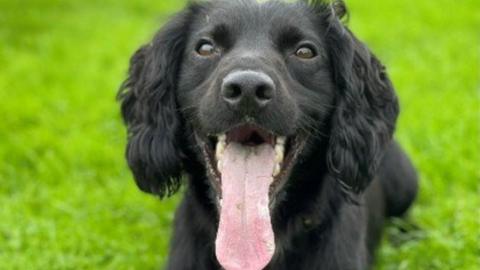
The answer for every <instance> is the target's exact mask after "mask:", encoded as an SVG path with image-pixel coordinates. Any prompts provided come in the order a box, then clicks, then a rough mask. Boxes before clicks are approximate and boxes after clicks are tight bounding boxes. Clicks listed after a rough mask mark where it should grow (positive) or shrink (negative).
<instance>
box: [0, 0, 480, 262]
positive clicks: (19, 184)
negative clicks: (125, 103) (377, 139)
mask: <svg viewBox="0 0 480 270" xmlns="http://www.w3.org/2000/svg"><path fill="white" fill-rule="evenodd" d="M347 4H348V5H349V6H350V10H351V20H350V26H351V28H352V29H353V30H354V32H355V33H357V35H358V36H359V37H360V38H361V39H363V40H364V41H366V42H367V43H368V44H369V46H370V47H371V48H372V50H373V51H374V52H376V54H377V55H378V56H379V57H380V58H381V59H382V60H383V62H384V63H385V64H386V65H387V67H388V68H389V71H390V75H391V77H392V79H393V81H394V84H395V86H396V88H397V91H398V94H399V96H400V98H401V104H402V114H401V117H400V122H399V127H398V131H397V138H398V139H399V140H400V141H401V142H402V144H403V145H404V146H405V148H406V149H407V151H408V152H409V153H410V155H411V156H412V158H413V160H414V162H415V164H416V166H417V167H418V169H419V171H420V176H421V193H420V196H419V199H418V201H417V203H416V205H415V207H414V209H413V211H412V213H411V216H410V221H409V223H410V222H411V223H414V224H416V226H418V227H419V229H416V230H413V231H412V232H410V233H409V234H407V235H405V234H400V233H399V232H398V231H399V227H404V226H407V225H408V224H405V223H404V222H402V221H398V220H397V221H395V222H394V223H395V224H396V225H390V226H389V227H388V228H387V233H386V237H385V238H384V241H383V242H384V243H383V245H382V248H381V249H380V251H379V259H378V267H377V269H476V267H477V266H478V265H480V211H479V209H480V156H479V155H480V127H479V124H480V92H479V91H480V84H479V62H480V57H479V51H480V47H479V46H480V45H479V44H480V12H479V11H480V10H479V5H478V3H477V1H476V0H464V1H447V0H437V1H433V0H430V1H429V0H419V1H398V0H388V1H387V0H383V1H368V2H366V1H361V0H347ZM181 6H182V3H181V2H177V1H166V0H161V1H147V0H139V1H135V2H134V1H127V0H108V1H94V0H88V1H87V0H85V1H74V0H64V1H61V0H48V1H47V0H44V1H42V0H29V1H14V0H10V1H8V0H0V117H1V118H0V160H1V162H0V205H1V207H0V269H156V268H159V267H160V266H161V265H162V264H163V263H164V262H165V259H166V253H167V248H168V241H169V236H170V227H171V221H172V219H173V211H174V208H175V204H176V202H177V201H178V197H175V198H172V199H168V200H166V201H164V202H159V201H158V200H157V199H155V198H153V197H151V196H147V195H145V194H142V193H141V192H139V191H138V190H137V188H136V186H135V184H134V182H133V180H132V179H131V176H130V173H129V171H128V170H127V167H126V164H125V162H124V160H123V151H124V150H123V149H124V144H125V132H124V128H123V125H122V124H121V121H120V118H119V113H118V104H116V102H115V94H116V89H117V87H118V85H119V84H120V82H121V81H122V80H123V78H124V76H125V73H126V69H127V64H128V58H129V56H130V55H131V53H132V52H133V51H134V50H135V49H136V48H137V47H138V46H139V45H140V44H142V43H144V42H147V41H148V40H149V38H150V37H151V36H152V34H153V33H154V31H155V30H156V29H157V28H158V27H159V25H161V24H162V22H164V21H165V20H166V18H167V16H168V15H170V14H172V12H174V11H176V10H178V9H179V8H180V7H181Z"/></svg>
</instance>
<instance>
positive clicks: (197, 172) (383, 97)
mask: <svg viewBox="0 0 480 270" xmlns="http://www.w3.org/2000/svg"><path fill="white" fill-rule="evenodd" d="M345 13H346V9H345V6H344V5H343V4H342V3H341V2H336V3H333V4H330V3H324V2H320V1H303V2H302V1H301V2H298V3H285V2H282V1H270V2H266V3H257V2H256V1H248V0H243V1H211V2H205V1H202V2H198V3H193V4H190V5H189V6H188V7H187V8H186V9H185V10H184V11H182V12H181V13H179V14H178V15H177V16H176V17H175V18H173V19H172V20H171V21H170V22H169V23H167V25H165V26H164V27H163V29H162V30H161V31H160V32H159V33H158V34H157V35H156V37H155V38H154V39H153V41H152V42H151V43H150V44H148V45H145V46H143V47H141V48H140V49H139V50H138V51H137V52H136V53H135V55H134V56H133V57H132V59H131V66H130V71H129V77H128V79H127V80H126V82H125V83H124V84H123V86H122V89H121V91H120V93H119V99H120V100H121V103H122V113H123V118H124V120H125V122H126V125H127V127H128V134H129V139H128V147H127V159H128V163H129V166H130V168H131V170H132V171H133V174H134V176H135V179H136V181H137V184H138V186H139V187H140V188H141V189H142V190H143V191H146V192H150V193H154V194H157V195H159V196H160V197H163V196H166V195H170V194H172V193H174V192H175V191H177V190H178V188H179V186H180V180H181V178H182V176H186V177H185V179H187V182H188V187H187V189H186V192H185V197H184V199H183V201H182V203H181V205H180V206H179V209H178V210H177V215H176V219H175V230H174V236H173V239H172V242H171V251H170V258H169V263H168V269H174V270H183V269H195V270H201V269H221V268H224V269H226V270H239V269H242V270H259V269H275V270H279V269H285V270H286V269H288V270H292V269H310V270H311V269H341V270H346V269H356V270H357V269H367V268H368V267H369V266H370V265H371V263H372V260H373V253H374V248H375V246H376V244H377V243H378V240H379V238H380V234H381V228H382V225H383V222H384V218H385V217H386V216H398V215H402V214H403V213H404V212H405V211H406V210H407V209H408V207H409V206H410V205H411V203H412V201H413V200H414V198H415V195H416V192H417V179H416V173H415V170H414V168H413V166H412V165H411V163H410V161H409V160H408V158H407V156H406V155H405V154H404V153H403V151H402V150H401V149H400V147H399V146H398V144H397V143H395V142H394V141H393V140H392V134H393V131H394V129H395V122H396V118H397V115H398V111H399V108H398V101H397V97H396V95H395V93H394V89H393V86H392V84H391V82H390V80H389V78H388V76H387V73H386V71H385V68H384V66H383V65H382V64H381V63H380V62H379V60H378V59H377V58H376V57H375V56H374V55H373V54H372V53H371V52H370V51H369V50H368V49H367V47H366V46H365V45H364V44H362V43H361V42H360V41H358V40H357V39H356V38H355V36H354V35H353V34H352V33H351V32H350V31H349V29H348V28H347V27H346V26H344V25H343V24H342V22H341V18H342V17H343V16H344V15H345Z"/></svg>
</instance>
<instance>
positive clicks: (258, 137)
mask: <svg viewBox="0 0 480 270" xmlns="http://www.w3.org/2000/svg"><path fill="white" fill-rule="evenodd" d="M232 145H235V146H237V147H238V148H243V149H244V150H245V151H253V152H255V151H256V150H259V149H260V148H271V149H272V150H273V151H274V154H275V155H274V156H273V157H271V158H272V160H273V161H274V166H273V169H272V171H271V176H272V177H273V182H272V184H271V186H270V187H269V196H270V197H271V198H270V199H272V200H271V201H270V204H273V203H274V200H273V199H274V195H275V194H276V193H277V192H278V191H279V189H281V187H282V186H283V184H284V183H285V181H286V178H288V175H289V173H290V170H291V168H292V166H293V163H294V162H293V161H294V160H295V158H296V156H297V154H298V153H299V152H300V151H299V150H300V148H301V147H300V146H301V142H300V141H299V139H298V137H297V136H291V137H286V136H277V135H275V134H274V133H273V132H270V131H268V130H266V129H263V128H261V127H258V126H255V125H240V126H237V127H235V128H232V129H230V130H228V131H226V132H224V133H221V134H219V135H217V136H209V137H208V141H207V142H205V143H204V147H203V153H204V157H205V159H206V163H207V166H208V168H209V170H208V173H209V174H210V177H211V178H212V179H213V183H212V184H213V186H214V188H215V190H216V192H217V197H218V198H217V199H219V200H220V199H221V198H222V190H221V184H222V166H223V165H224V160H225V156H224V154H225V150H226V149H227V147H228V146H232ZM258 165H259V166H261V164H258Z"/></svg>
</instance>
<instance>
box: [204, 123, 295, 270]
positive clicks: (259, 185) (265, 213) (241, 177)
mask: <svg viewBox="0 0 480 270" xmlns="http://www.w3.org/2000/svg"><path fill="white" fill-rule="evenodd" d="M200 141H202V140H200ZM302 147H303V143H301V142H300V140H299V139H298V136H293V137H286V136H277V135H275V134H274V133H273V132H270V131H268V130H265V129H263V128H261V127H258V126H255V125H241V126H237V127H235V128H232V129H230V130H228V131H226V132H225V133H222V134H220V135H218V136H210V137H208V139H206V140H203V153H204V156H205V159H206V164H207V168H208V170H207V171H208V174H209V176H210V177H209V178H210V179H211V182H212V184H213V186H214V189H215V191H216V197H217V198H216V199H217V200H216V203H217V206H218V209H219V224H218V230H217V238H216V241H215V249H216V256H217V259H218V261H219V263H220V264H221V265H222V266H223V268H224V269H226V270H239V269H242V270H259V269H263V268H264V267H265V266H266V265H267V264H268V263H269V262H270V260H271V259H272V257H273V254H274V251H275V237H274V232H273V226H272V223H271V210H272V208H273V205H275V197H276V196H275V195H276V194H277V193H278V191H279V190H280V189H281V188H282V187H283V186H284V184H285V182H286V180H287V179H288V176H289V175H290V171H291V169H292V167H293V164H294V161H295V159H296V158H297V155H298V153H299V152H300V149H301V148H302Z"/></svg>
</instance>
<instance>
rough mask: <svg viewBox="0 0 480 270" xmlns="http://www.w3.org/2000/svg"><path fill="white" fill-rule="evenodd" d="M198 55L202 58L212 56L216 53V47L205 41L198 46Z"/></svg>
mask: <svg viewBox="0 0 480 270" xmlns="http://www.w3.org/2000/svg"><path fill="white" fill-rule="evenodd" d="M197 53H198V54H199V55H201V56H210V55H212V54H214V53H215V46H213V44H212V43H210V42H208V41H203V42H201V43H200V44H198V46H197Z"/></svg>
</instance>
